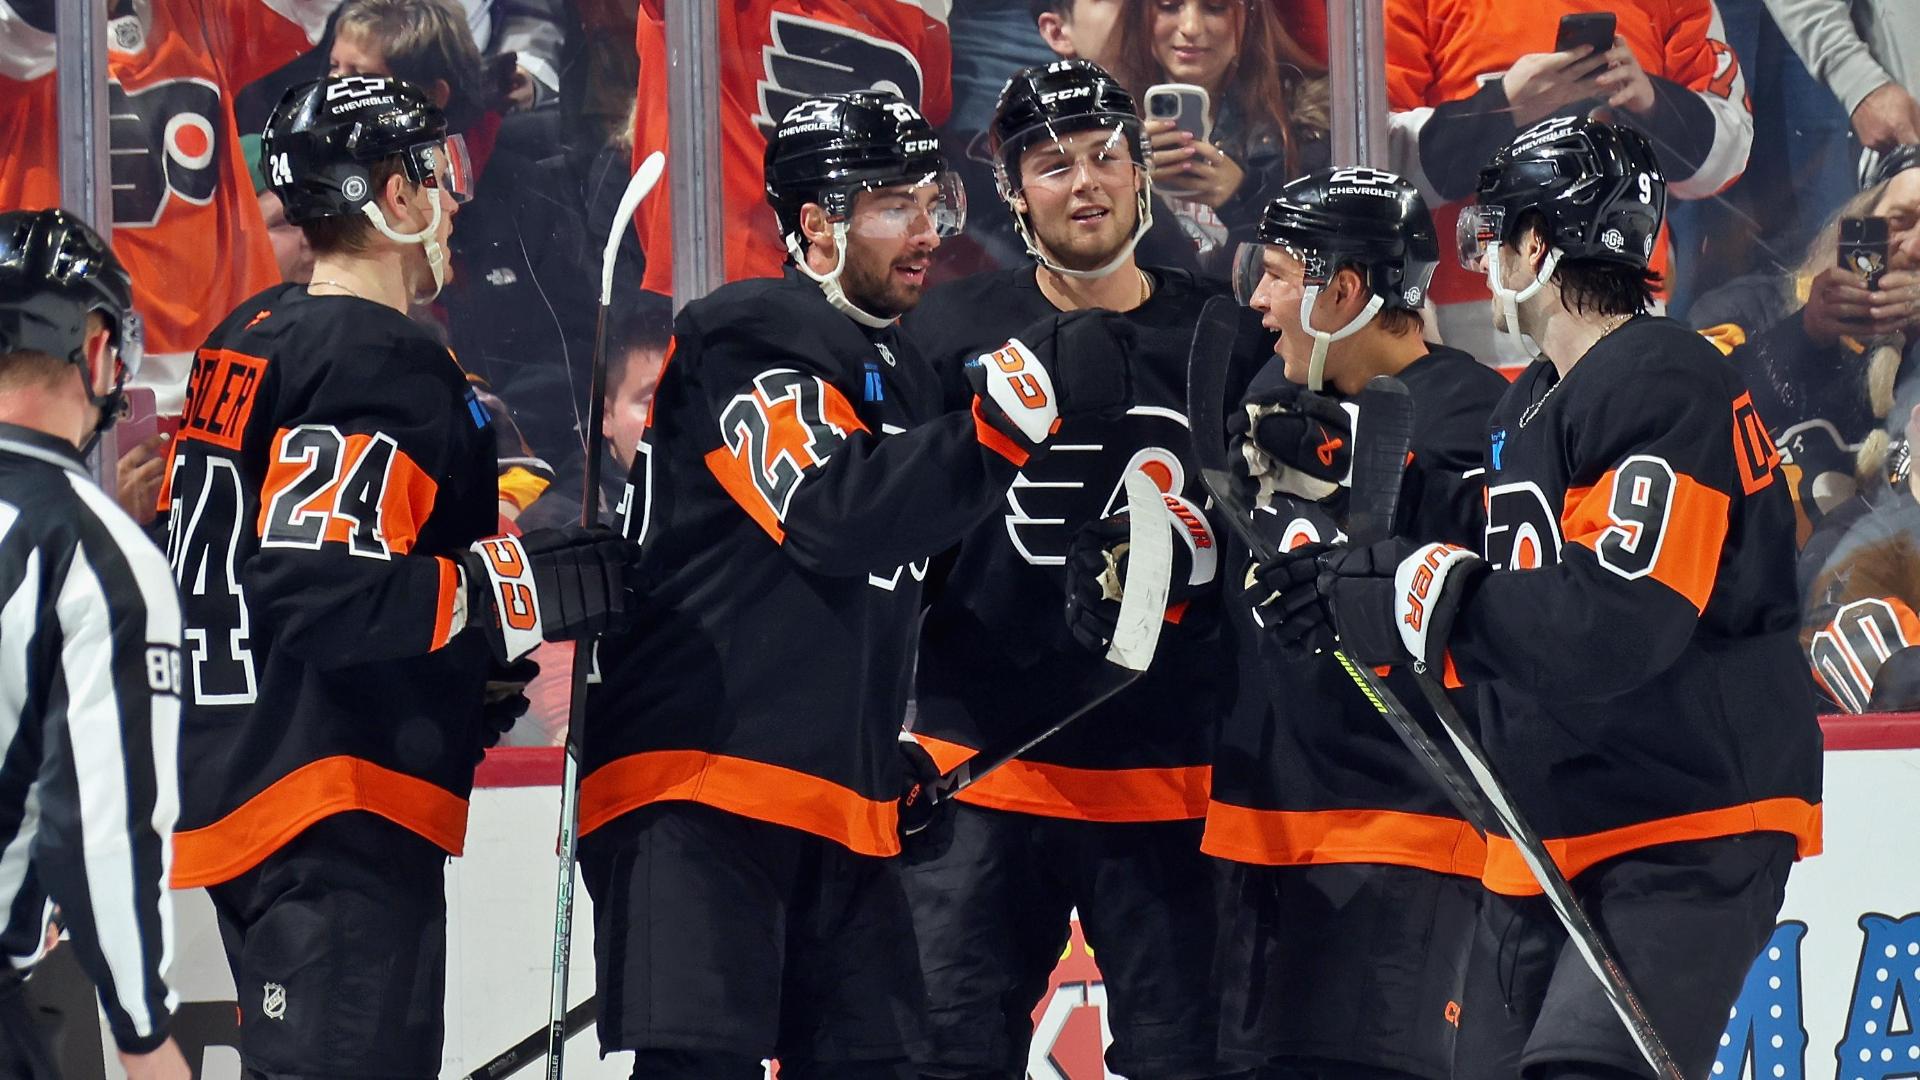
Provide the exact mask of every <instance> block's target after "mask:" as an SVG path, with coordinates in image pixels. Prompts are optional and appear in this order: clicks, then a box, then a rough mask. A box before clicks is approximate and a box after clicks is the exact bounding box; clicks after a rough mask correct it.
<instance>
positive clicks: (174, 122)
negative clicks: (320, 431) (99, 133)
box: [0, 0, 338, 413]
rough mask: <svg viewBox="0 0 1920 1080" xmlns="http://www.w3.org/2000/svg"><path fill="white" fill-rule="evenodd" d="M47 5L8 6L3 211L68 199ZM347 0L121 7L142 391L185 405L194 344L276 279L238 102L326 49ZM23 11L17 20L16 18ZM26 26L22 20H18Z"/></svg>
mask: <svg viewBox="0 0 1920 1080" xmlns="http://www.w3.org/2000/svg"><path fill="white" fill-rule="evenodd" d="M47 6H49V5H47V4H46V2H45V0H15V7H14V8H8V7H7V5H6V4H5V3H0V13H4V14H6V15H10V16H14V17H13V18H5V19H0V101H4V102H5V108H0V155H4V156H5V160H6V162H7V167H6V168H5V169H0V206H6V207H25V208H29V209H33V208H38V207H45V206H54V205H57V204H58V203H59V201H60V176H59V145H58V131H59V120H58V117H59V113H58V110H57V108H56V105H55V87H54V84H55V82H56V81H57V80H56V79H55V78H54V75H53V67H54V54H53V35H52V33H51V32H50V31H51V26H50V25H48V26H47V27H46V28H45V29H44V30H43V29H36V27H35V24H37V23H39V22H41V21H42V20H41V19H40V18H39V17H38V15H37V14H36V13H35V10H34V9H39V8H44V7H47ZM336 6H338V3H337V0H133V2H131V3H128V2H126V0H120V2H117V3H115V4H114V5H113V7H112V8H111V17H110V20H109V23H108V32H107V37H108V42H109V48H108V50H107V73H108V79H109V81H108V84H107V94H108V101H107V112H108V114H109V121H108V128H109V135H108V138H109V139H110V143H111V145H110V150H109V153H110V155H111V165H112V186H113V249H114V252H115V254H117V255H119V256H120V259H121V261H122V262H124V263H126V265H127V270H128V271H129V272H130V273H131V274H132V275H133V302H134V307H135V308H136V309H138V310H139V312H140V314H141V315H142V316H143V317H145V319H146V330H147V342H146V349H147V362H146V365H145V367H144V368H143V369H142V371H141V381H142V383H145V384H148V385H151V386H152V387H153V388H154V394H155V397H156V398H157V399H158V401H159V404H160V409H161V411H162V412H166V413H174V412H178V411H179V409H180V402H181V396H182V395H183V394H184V393H185V391H186V378H187V367H188V364H189V362H190V360H191V358H192V354H193V350H194V348H195V347H196V346H198V345H199V344H200V342H201V341H203V340H205V338H206V336H207V333H208V331H210V330H212V329H213V327H214V325H215V324H216V323H218V322H219V321H220V318H221V316H222V315H224V314H225V313H226V312H229V311H232V310H233V309H234V307H235V306H237V305H238V304H239V303H240V301H242V300H244V299H246V298H247V297H248V296H251V295H252V294H254V293H256V292H259V291H260V290H261V289H264V288H266V287H267V286H269V285H271V284H273V283H274V282H276V281H278V280H279V279H280V271H279V269H278V268H277V267H276V265H275V263H274V260H273V248H272V247H271V246H270V245H269V243H268V241H267V228H266V224H265V222H264V221H263V220H262V219H261V217H260V206H259V203H258V202H256V201H255V198H254V194H253V182H252V180H251V178H250V177H249V176H248V174H247V167H246V160H245V158H244V156H243V155H242V153H241V150H240V138H239V136H240V133H239V131H238V130H237V129H236V128H235V126H234V120H233V95H234V94H235V93H237V92H239V90H240V89H241V88H242V87H244V86H246V85H247V84H248V83H250V82H252V81H253V80H255V79H258V78H259V77H261V76H262V75H265V74H267V73H268V72H270V71H272V70H274V69H275V68H277V67H279V66H280V65H282V64H284V63H286V62H287V61H289V60H292V59H293V58H294V57H296V56H298V55H300V53H302V52H303V51H305V50H306V49H307V48H309V47H310V46H311V45H312V44H313V43H314V42H315V41H317V40H319V36H320V32H321V30H322V28H323V27H324V26H325V24H326V20H327V16H328V15H329V14H330V13H331V12H332V10H333V9H334V8H335V7H336ZM16 9H17V10H16ZM23 15H24V16H25V18H21V16H23ZM49 22H50V20H49Z"/></svg>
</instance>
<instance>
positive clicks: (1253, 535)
mask: <svg viewBox="0 0 1920 1080" xmlns="http://www.w3.org/2000/svg"><path fill="white" fill-rule="evenodd" d="M1231 305H1232V301H1230V300H1227V299H1226V298H1224V297H1217V298H1215V299H1213V300H1209V301H1208V302H1207V306H1206V308H1205V309H1204V310H1203V311H1202V312H1201V316H1200V326H1199V328H1198V329H1197V330H1196V331H1195V333H1194V342H1193V350H1192V352H1191V353H1190V354H1189V356H1188V362H1187V419H1188V422H1189V423H1190V424H1191V425H1192V431H1193V449H1194V458H1195V461H1196V462H1197V463H1198V464H1199V466H1200V480H1201V483H1202V484H1204V485H1205V486H1206V488H1207V491H1208V492H1209V493H1210V494H1211V495H1212V496H1213V498H1214V501H1215V502H1217V503H1219V504H1220V506H1221V508H1222V510H1223V512H1224V516H1225V518H1226V519H1227V523H1228V526H1229V527H1230V528H1232V529H1233V531H1234V532H1235V533H1236V534H1237V535H1238V536H1239V537H1240V539H1241V540H1242V541H1243V542H1244V543H1246V545H1247V546H1248V547H1249V548H1251V549H1252V550H1253V553H1254V556H1255V557H1256V558H1257V559H1259V560H1260V561H1261V562H1265V561H1267V560H1269V559H1272V558H1273V557H1274V556H1275V555H1276V554H1277V552H1276V551H1275V550H1274V547H1273V545H1272V544H1270V543H1268V542H1267V541H1266V540H1265V539H1264V538H1262V537H1261V536H1260V535H1259V534H1258V532H1257V531H1256V530H1255V529H1254V528H1253V517H1252V512H1251V510H1250V509H1249V508H1248V506H1247V505H1246V503H1245V501H1244V500H1242V499H1241V498H1240V496H1239V493H1238V492H1237V491H1236V490H1235V487H1234V481H1233V474H1232V473H1231V472H1230V471H1229V469H1228V465H1227V432H1226V415H1227V414H1226V404H1227V403H1226V390H1227V387H1226V378H1227V372H1226V366H1225V364H1224V362H1223V359H1224V357H1225V356H1226V355H1227V353H1228V352H1229V351H1230V349H1231V347H1232V344H1233V338H1234V332H1235V329H1236V326H1235V319H1234V316H1233V314H1232V311H1233V309H1232V306H1231ZM1363 416H1364V414H1363ZM1364 426H1365V425H1364V421H1363V424H1362V427H1363V428H1364ZM1374 461H1377V462H1385V463H1386V464H1387V465H1390V466H1391V473H1390V475H1385V476H1383V475H1380V473H1379V472H1377V471H1375V469H1374V467H1373V466H1371V465H1369V471H1368V475H1367V477H1366V486H1365V488H1364V489H1362V486H1361V482H1362V475H1361V467H1362V464H1363V462H1374ZM1405 462H1406V455H1405V453H1404V452H1401V453H1399V454H1397V455H1391V457H1389V455H1385V454H1376V455H1370V456H1369V457H1368V458H1364V459H1363V458H1360V457H1358V456H1357V453H1356V459H1355V463H1354V487H1355V489H1356V490H1355V500H1356V501H1357V502H1360V503H1362V504H1363V505H1364V507H1365V508H1366V509H1367V510H1368V511H1369V512H1371V513H1373V514H1375V520H1376V523H1377V522H1378V520H1379V517H1378V515H1379V513H1380V511H1381V509H1382V508H1384V507H1385V505H1386V503H1387V502H1388V501H1389V500H1391V501H1393V502H1397V501H1398V497H1399V491H1398V489H1399V478H1400V471H1401V470H1402V469H1404V468H1405ZM1389 483H1390V484H1391V487H1392V490H1391V491H1390V492H1389V491H1387V490H1386V487H1387V485H1388V484H1389ZM1385 520H1386V523H1387V524H1388V525H1389V526H1391V522H1392V512H1391V510H1387V512H1386V515H1385ZM1334 659H1335V660H1337V661H1338V662H1339V663H1340V666H1341V667H1342V668H1343V669H1345V671H1346V672H1347V674H1348V676H1350V677H1351V678H1352V679H1353V680H1354V682H1355V683H1357V684H1358V685H1359V686H1360V688H1361V690H1362V691H1363V692H1364V693H1365V694H1366V697H1367V700H1368V702H1369V703H1371V704H1372V705H1373V707H1374V708H1375V709H1376V710H1378V711H1379V713H1380V715H1381V716H1382V717H1384V718H1386V720H1387V722H1388V723H1390V724H1392V725H1393V727H1394V729H1395V730H1396V731H1397V732H1399V733H1400V735H1401V737H1402V738H1403V739H1407V740H1409V741H1410V742H1412V743H1427V744H1431V742H1432V740H1431V739H1430V738H1429V737H1428V736H1427V734H1426V732H1425V730H1424V729H1422V728H1421V727H1420V724H1419V721H1417V720H1416V719H1414V717H1413V714H1412V713H1410V712H1408V711H1407V707H1406V706H1405V705H1403V704H1402V703H1401V702H1400V700H1399V698H1398V696H1397V695H1395V694H1394V693H1393V691H1392V690H1391V689H1390V688H1388V687H1387V686H1386V684H1385V683H1384V682H1382V681H1381V680H1380V678H1379V677H1378V676H1377V675H1375V674H1374V672H1373V671H1371V670H1370V669H1368V668H1367V667H1365V666H1363V665H1360V664H1356V663H1354V661H1353V660H1352V659H1351V658H1349V657H1348V656H1347V655H1346V654H1345V653H1342V652H1338V651H1336V652H1335V653H1334ZM1415 675H1416V677H1417V679H1418V681H1419V683H1420V686H1421V692H1422V693H1423V694H1424V695H1425V696H1426V698H1427V703H1428V704H1429V705H1430V706H1431V707H1432V708H1433V710H1434V715H1435V716H1436V717H1437V718H1438V719H1439V721H1440V725H1441V727H1442V728H1444V729H1445V730H1446V733H1447V736H1448V738H1449V739H1450V740H1451V741H1452V742H1453V745H1454V747H1455V749H1457V750H1458V751H1459V752H1460V755H1461V757H1462V758H1463V759H1465V761H1466V765H1467V771H1468V772H1469V773H1470V774H1471V775H1472V777H1473V782H1474V784H1475V785H1476V786H1477V787H1478V788H1479V790H1480V793H1481V794H1482V795H1483V796H1484V797H1485V800H1486V805H1487V806H1488V807H1489V808H1490V810H1491V812H1492V813H1493V815H1494V818H1495V820H1497V821H1498V822H1499V824H1500V825H1501V826H1502V827H1503V828H1505V829H1506V832H1507V835H1508V836H1509V837H1510V838H1511V839H1512V840H1513V842H1514V845H1515V846H1516V847H1517V848H1519V850H1520V855H1521V858H1522V860H1523V861H1524V862H1525V863H1526V864H1527V869H1528V870H1529V871H1530V872H1531V873H1532V874H1533V878H1534V880H1535V881H1536V882H1538V883H1539V885H1540V888H1541V891H1542V892H1543V893H1544V894H1545V895H1546V897H1547V901H1548V904H1549V906H1551V907H1552V908H1553V911H1554V914H1555V915H1557V916H1558V917H1559V919H1560V922H1561V925H1563V926H1564V927H1566V929H1567V933H1568V935H1569V936H1570V937H1571V938H1572V940H1573V941H1574V944H1575V947H1576V948H1577V949H1578V950H1579V952H1580V955H1581V958H1582V959H1584V960H1585V961H1586V963H1587V966H1588V967H1589V968H1590V969H1591V970H1592V971H1593V973H1594V975H1595V976H1596V977H1598V978H1599V980H1600V983H1601V986H1602V987H1603V988H1604V989H1605V991H1606V994H1607V999H1608V1001H1609V1002H1610V1003H1611V1004H1612V1005H1613V1008H1614V1012H1615V1013H1617V1014H1618V1015H1619V1017H1620V1021H1621V1023H1622V1024H1624V1025H1625V1026H1626V1028H1627V1033H1628V1035H1629V1036H1631V1037H1632V1039H1633V1041H1634V1045H1635V1046H1636V1047H1638V1048H1639V1050H1640V1053H1641V1055H1642V1056H1644V1057H1645V1058H1646V1060H1647V1063H1648V1064H1649V1065H1651V1066H1653V1070H1654V1072H1655V1073H1657V1074H1658V1075H1659V1076H1660V1077H1661V1078H1662V1080H1685V1077H1684V1076H1682V1074H1681V1072H1680V1067H1679V1066H1678V1065H1676V1064H1675V1063H1674V1060H1673V1057H1672V1055H1671V1054H1669V1053H1668V1052H1667V1049H1666V1045H1665V1044H1664V1043H1662V1042H1661V1041H1660V1036H1659V1034H1658V1033H1656V1032H1655V1031H1654V1029H1653V1024H1652V1022H1651V1021H1650V1020H1649V1019H1648V1018H1647V1014H1646V1010H1645V1008H1644V1007H1642V1006H1641V1004H1640V999H1639V996H1638V995H1636V994H1635V993H1634V992H1633V988H1632V987H1631V986H1630V985H1629V984H1628V982H1627V979H1626V974H1625V972H1624V971H1622V970H1621V968H1620V965H1619V964H1618V962H1616V961H1615V960H1614V958H1613V956H1612V954H1611V953H1610V952H1609V951H1608V949H1607V947H1606V945H1605V944H1604V943H1603V942H1602V941H1601V940H1600V936H1599V933H1598V932H1597V931H1596V930H1595V929H1594V926H1593V923H1592V922H1591V921H1590V920H1589V919H1588V918H1587V915H1586V912H1585V911H1584V910H1583V909H1582V908H1581V907H1580V902H1579V900H1578V899H1577V898H1576V897H1575V896H1574V894H1573V887H1572V886H1571V885H1569V884H1568V883H1567V879H1566V876H1565V875H1564V874H1562V873H1561V872H1560V868H1559V866H1558V865H1557V864H1555V863H1554V862H1553V860H1552V858H1551V857H1550V856H1549V855H1548V854H1547V851H1546V847H1545V845H1543V844H1542V843H1541V841H1540V837H1539V834H1538V833H1536V832H1534V831H1533V829H1532V828H1531V827H1530V826H1529V825H1528V824H1527V822H1526V821H1525V819H1524V818H1522V817H1521V815H1520V813H1519V810H1518V809H1517V808H1516V807H1515V806H1514V805H1513V800H1512V799H1511V798H1510V797H1509V796H1508V795H1507V792H1506V789H1505V787H1504V786H1503V785H1502V784H1501V783H1500V781H1499V780H1498V779H1497V778H1496V777H1495V776H1494V774H1493V770H1492V768H1491V767H1489V766H1488V764H1487V761H1486V754H1485V752H1484V751H1482V750H1481V749H1480V746H1479V743H1478V742H1477V740H1475V739H1474V737H1473V735H1472V734H1471V733H1470V732H1469V731H1468V730H1467V727H1466V723H1465V721H1464V720H1462V718H1461V716H1460V714H1459V712H1458V711H1456V710H1455V709H1454V707H1453V703H1452V702H1450V701H1448V700H1447V698H1446V694H1445V693H1444V692H1443V691H1442V690H1441V689H1440V688H1439V687H1438V686H1436V685H1434V684H1433V680H1432V679H1431V678H1430V677H1429V676H1428V675H1427V674H1426V671H1425V669H1424V666H1423V665H1418V664H1416V665H1415ZM1416 756H1417V757H1418V758H1419V760H1420V763H1421V765H1422V766H1423V767H1425V768H1426V769H1428V770H1429V772H1431V773H1432V774H1433V777H1434V779H1435V780H1436V781H1437V782H1439V784H1440V785H1441V787H1442V788H1443V789H1445V790H1447V791H1448V792H1449V793H1450V794H1451V793H1452V792H1454V791H1455V790H1457V789H1461V788H1464V787H1465V786H1466V781H1465V779H1464V778H1462V777H1461V776H1460V774H1459V770H1457V769H1455V768H1454V767H1453V765H1452V763H1451V762H1449V761H1447V760H1446V759H1445V758H1444V757H1442V756H1440V755H1439V754H1438V752H1437V748H1436V751H1435V753H1433V754H1431V755H1429V754H1427V753H1424V752H1423V753H1419V754H1417V755H1416ZM1463 812H1465V811H1464V808H1463ZM1475 824H1476V825H1477V826H1481V827H1482V828H1483V829H1484V824H1483V823H1482V822H1478V821H1476V822H1475Z"/></svg>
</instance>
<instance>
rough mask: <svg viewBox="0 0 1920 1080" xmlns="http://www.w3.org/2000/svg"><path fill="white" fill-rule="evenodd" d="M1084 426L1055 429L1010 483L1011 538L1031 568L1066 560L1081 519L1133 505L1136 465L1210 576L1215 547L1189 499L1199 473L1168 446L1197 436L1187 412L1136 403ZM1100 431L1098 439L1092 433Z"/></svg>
mask: <svg viewBox="0 0 1920 1080" xmlns="http://www.w3.org/2000/svg"><path fill="white" fill-rule="evenodd" d="M1080 432H1082V433H1084V434H1082V433H1076V431H1075V430H1072V429H1067V428H1063V429H1062V430H1061V431H1060V432H1058V433H1057V434H1055V435H1054V437H1053V440H1052V441H1051V442H1049V443H1048V451H1047V453H1046V455H1044V456H1042V457H1039V458H1036V459H1034V460H1033V461H1031V462H1029V463H1028V464H1027V465H1026V466H1025V467H1024V468H1022V469H1021V470H1020V473H1019V475H1017V476H1015V477H1014V481H1013V486H1012V487H1011V488H1009V489H1007V512H1006V514H1005V515H1004V520H1005V522H1006V529H1007V537H1008V539H1010V540H1011V541H1012V542H1013V547H1014V550H1015V551H1017V552H1018V553H1019V554H1020V557H1021V558H1022V559H1024V560H1025V561H1026V562H1027V563H1028V564H1030V565H1033V566H1062V565H1064V564H1065V563H1066V560H1067V549H1068V548H1070V547H1071V546H1072V545H1073V535H1074V533H1075V532H1076V531H1078V530H1079V528H1080V526H1081V525H1084V524H1085V523H1087V522H1089V521H1093V520H1095V519H1098V518H1103V517H1109V516H1111V515H1114V514H1118V513H1120V512H1121V511H1123V510H1125V509H1126V508H1127V496H1126V488H1125V486H1124V484H1123V478H1124V477H1125V476H1126V475H1127V474H1128V473H1130V472H1133V471H1134V470H1136V469H1137V470H1139V471H1141V472H1144V473H1146V474H1147V476H1148V477H1149V478H1150V479H1152V480H1153V482H1154V485H1155V486H1156V487H1158V488H1159V489H1160V490H1161V492H1162V493H1163V494H1164V495H1165V496H1166V499H1167V508H1168V510H1169V512H1171V513H1172V514H1173V515H1174V519H1175V521H1177V522H1179V523H1181V524H1182V526H1183V528H1182V530H1181V531H1182V532H1183V533H1185V534H1187V537H1188V539H1189V541H1190V542H1191V545H1192V548H1193V550H1194V552H1195V554H1196V556H1197V557H1196V560H1195V564H1194V569H1193V573H1194V574H1195V575H1196V576H1197V577H1200V580H1201V581H1204V580H1206V579H1207V578H1210V577H1212V575H1213V572H1214V563H1215V557H1214V547H1215V545H1214V544H1213V541H1212V538H1211V537H1210V536H1207V535H1205V532H1204V528H1205V519H1204V518H1203V517H1201V516H1200V513H1199V510H1198V508H1197V506H1196V505H1195V504H1194V502H1193V501H1192V500H1190V499H1189V498H1188V495H1189V494H1190V493H1192V491H1193V488H1194V485H1195V483H1196V479H1195V475H1194V474H1191V473H1190V472H1189V470H1188V468H1187V465H1186V463H1185V462H1184V461H1182V460H1181V458H1180V456H1179V455H1178V454H1176V453H1174V452H1173V451H1172V450H1170V449H1168V448H1169V447H1174V446H1182V447H1184V446H1186V445H1188V444H1189V442H1190V441H1191V436H1189V435H1188V433H1187V419H1186V417H1185V416H1184V415H1182V414H1181V413H1179V412H1176V411H1175V410H1173V409H1167V408H1162V407H1159V406H1155V405H1135V406H1134V407H1132V408H1130V409H1128V410H1127V414H1126V416H1125V417H1123V418H1121V419H1120V420H1118V421H1115V422H1111V423H1102V424H1100V425H1098V426H1097V427H1095V428H1094V429H1093V430H1092V431H1088V430H1087V429H1085V428H1082V429H1080ZM1096 432H1097V435H1098V437H1097V438H1093V437H1089V436H1093V435H1094V434H1095V433H1096ZM1130 447H1131V448H1135V449H1132V450H1129V448H1130ZM1195 528H1199V529H1200V530H1201V531H1200V532H1198V533H1196V532H1194V531H1193V530H1194V529H1195ZM1201 575H1204V576H1201ZM1198 583H1199V582H1198V581H1196V582H1195V584H1198Z"/></svg>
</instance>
